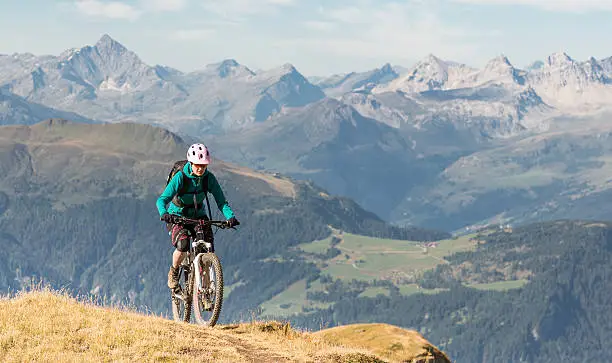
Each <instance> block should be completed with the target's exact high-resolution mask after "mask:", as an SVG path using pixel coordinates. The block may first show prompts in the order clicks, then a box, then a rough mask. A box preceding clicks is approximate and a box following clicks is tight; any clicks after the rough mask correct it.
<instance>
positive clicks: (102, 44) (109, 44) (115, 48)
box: [95, 34, 127, 54]
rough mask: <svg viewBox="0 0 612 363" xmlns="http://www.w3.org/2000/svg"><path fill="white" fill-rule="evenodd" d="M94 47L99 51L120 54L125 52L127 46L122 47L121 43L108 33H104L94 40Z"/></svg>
mask: <svg viewBox="0 0 612 363" xmlns="http://www.w3.org/2000/svg"><path fill="white" fill-rule="evenodd" d="M95 48H96V49H98V51H99V52H101V53H102V52H104V53H106V54H111V53H115V54H121V53H125V52H127V48H126V47H124V46H123V44H121V43H119V42H118V41H116V40H115V39H113V38H111V37H110V35H108V34H104V35H103V36H102V37H101V38H100V40H98V41H97V42H96V44H95Z"/></svg>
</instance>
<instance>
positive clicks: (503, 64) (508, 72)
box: [479, 54, 525, 85]
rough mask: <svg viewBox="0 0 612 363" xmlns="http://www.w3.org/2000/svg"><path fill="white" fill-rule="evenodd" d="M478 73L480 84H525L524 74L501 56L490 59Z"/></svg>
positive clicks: (506, 58)
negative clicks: (492, 82) (491, 82)
mask: <svg viewBox="0 0 612 363" xmlns="http://www.w3.org/2000/svg"><path fill="white" fill-rule="evenodd" d="M480 73H481V74H480V77H479V81H480V82H489V81H498V82H509V83H516V84H520V85H523V84H525V78H524V73H525V72H524V71H520V70H518V69H516V68H515V67H514V66H513V65H512V63H510V60H509V59H508V57H506V56H505V55H503V54H502V55H500V56H498V57H495V58H493V59H491V60H490V61H489V62H488V63H487V65H486V66H485V68H484V69H483V70H482V71H481V72H480Z"/></svg>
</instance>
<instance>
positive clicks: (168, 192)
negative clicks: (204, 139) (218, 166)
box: [155, 163, 234, 219]
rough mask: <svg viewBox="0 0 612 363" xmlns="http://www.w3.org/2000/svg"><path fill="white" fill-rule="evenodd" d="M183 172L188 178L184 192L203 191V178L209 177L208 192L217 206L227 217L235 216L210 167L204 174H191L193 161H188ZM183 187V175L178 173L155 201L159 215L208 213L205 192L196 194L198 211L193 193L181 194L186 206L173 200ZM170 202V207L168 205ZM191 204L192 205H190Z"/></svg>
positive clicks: (187, 215)
mask: <svg viewBox="0 0 612 363" xmlns="http://www.w3.org/2000/svg"><path fill="white" fill-rule="evenodd" d="M183 173H184V174H185V176H186V178H184V179H185V182H186V183H187V186H186V187H185V188H184V189H183V191H184V192H195V191H201V190H202V186H201V184H200V183H202V180H203V179H206V178H208V188H207V190H208V192H209V193H211V194H212V195H213V197H215V202H216V203H217V207H218V208H219V210H220V211H221V212H222V213H223V215H224V216H225V218H226V219H230V218H232V217H233V216H234V212H233V211H232V208H230V206H229V204H228V203H227V200H226V199H225V195H224V194H223V191H222V190H221V186H220V185H219V182H217V178H216V177H215V175H214V174H213V173H211V172H210V171H209V170H208V168H207V169H206V171H205V172H204V174H203V175H202V176H200V177H198V176H195V175H192V174H191V163H186V164H185V166H184V167H183ZM181 188H183V176H182V175H181V173H180V172H179V173H176V174H175V175H174V177H172V179H171V180H170V182H169V183H168V185H167V186H166V189H164V191H163V192H162V193H161V195H160V196H159V198H157V202H156V203H155V204H156V206H157V210H158V211H159V216H160V217H161V216H162V215H164V214H165V213H169V214H175V215H179V216H183V217H188V218H195V217H203V216H205V215H206V206H205V205H206V201H205V195H204V193H201V192H200V193H198V194H196V201H197V203H198V210H197V211H196V210H195V208H193V207H192V206H193V194H185V195H183V196H179V198H180V199H181V201H182V202H183V204H184V205H185V207H184V208H182V207H179V206H177V205H176V204H174V203H173V202H172V198H173V197H174V196H175V195H176V194H177V193H178V191H179V190H181ZM168 204H170V205H169V206H168V207H166V206H167V205H168ZM190 206H191V207H190Z"/></svg>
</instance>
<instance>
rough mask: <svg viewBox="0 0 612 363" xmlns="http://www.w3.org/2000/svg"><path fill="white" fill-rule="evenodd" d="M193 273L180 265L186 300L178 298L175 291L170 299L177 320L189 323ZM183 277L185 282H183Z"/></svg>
mask: <svg viewBox="0 0 612 363" xmlns="http://www.w3.org/2000/svg"><path fill="white" fill-rule="evenodd" d="M192 277H193V274H192V273H188V272H187V271H186V269H185V267H184V266H182V265H181V266H180V267H179V284H180V285H181V289H182V291H184V292H185V293H186V295H187V296H185V301H183V300H181V299H179V298H177V297H176V296H175V295H174V293H173V292H171V293H170V299H171V301H172V316H173V317H174V320H175V321H179V322H185V323H189V322H190V321H191V310H192V309H191V308H192V306H191V304H192V299H191V296H190V295H191V294H190V293H191V289H192V286H193V278H192ZM181 278H183V279H182V280H183V282H182V283H181Z"/></svg>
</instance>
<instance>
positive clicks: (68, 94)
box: [0, 35, 612, 230]
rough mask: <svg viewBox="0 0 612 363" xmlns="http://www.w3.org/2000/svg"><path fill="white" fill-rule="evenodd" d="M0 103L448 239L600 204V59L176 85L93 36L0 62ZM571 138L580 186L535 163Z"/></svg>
mask: <svg viewBox="0 0 612 363" xmlns="http://www.w3.org/2000/svg"><path fill="white" fill-rule="evenodd" d="M0 89H2V96H1V97H2V99H1V103H0V105H2V108H0V122H1V123H3V124H33V123H35V122H37V121H40V120H41V119H44V118H45V116H46V117H62V118H68V119H72V120H77V121H82V122H110V123H116V122H126V121H129V122H137V123H146V124H151V125H156V126H162V127H164V128H166V129H168V130H170V131H173V132H176V133H178V134H180V135H181V136H183V137H185V138H186V139H193V140H201V141H204V142H205V143H207V144H209V145H211V147H212V148H213V152H214V153H216V155H218V156H219V157H221V158H223V159H226V160H228V161H233V162H236V163H239V164H242V165H246V166H249V167H253V168H256V169H266V170H269V171H274V172H281V173H283V174H287V175H289V176H292V177H295V178H300V179H308V180H312V181H314V182H315V183H317V184H319V185H320V186H322V187H324V188H325V189H327V190H328V191H329V192H330V193H332V194H338V195H344V196H348V197H350V198H353V199H355V200H356V201H357V202H358V203H360V204H361V205H362V206H363V207H364V208H366V209H368V210H371V211H373V212H375V213H376V214H378V215H379V216H381V217H382V218H384V219H385V220H388V221H391V222H394V223H400V224H404V223H409V224H421V225H425V226H428V227H435V228H440V229H445V230H455V229H458V228H464V227H469V226H471V225H477V224H480V223H490V222H491V221H492V220H504V221H510V222H513V221H514V222H521V221H525V220H528V219H531V218H534V217H535V218H538V219H540V218H543V219H546V218H547V213H546V210H550V208H552V207H551V206H554V205H556V206H559V205H561V207H560V208H557V209H555V210H556V211H557V212H558V215H559V216H564V215H566V214H568V213H570V214H571V213H580V211H581V210H582V207H578V206H577V205H581V203H582V202H583V201H584V202H585V203H587V204H589V205H590V203H592V202H590V201H589V202H587V201H586V200H584V199H583V197H586V196H589V197H593V196H595V195H597V193H600V192H603V191H605V190H607V188H608V186H607V182H605V181H604V180H603V179H602V178H599V177H597V178H596V177H595V175H599V174H603V173H604V172H601V171H598V170H599V169H601V168H602V167H604V166H605V165H606V162H605V159H606V155H607V154H606V152H607V151H606V150H605V149H606V147H605V146H604V145H603V142H604V139H602V138H605V137H606V136H605V135H607V134H606V133H607V132H608V129H609V128H608V127H607V124H608V123H607V122H606V119H607V117H608V114H609V109H610V105H611V104H612V93H611V92H612V57H609V58H605V59H594V58H590V59H587V60H586V61H578V60H575V59H573V58H571V57H570V56H569V55H567V54H565V53H556V54H551V55H550V56H548V57H546V59H544V60H541V61H537V62H534V64H533V65H532V66H529V67H527V68H525V69H520V68H517V67H515V66H514V65H513V64H512V63H511V62H510V60H509V59H508V58H507V57H505V56H503V55H500V56H497V57H495V58H493V59H491V60H490V61H489V62H488V63H487V64H486V65H485V66H484V67H483V68H481V69H478V68H475V67H472V66H468V65H465V64H460V63H456V62H452V61H447V60H442V59H440V58H438V57H436V56H434V55H429V56H427V57H425V58H424V59H423V60H421V61H419V62H417V63H416V64H415V65H413V66H410V67H401V66H392V65H390V64H384V65H382V66H381V67H380V68H377V69H374V70H369V71H365V72H349V73H346V74H341V75H332V76H324V77H320V76H319V77H305V76H303V75H302V74H301V73H300V72H299V71H298V70H297V69H296V68H295V67H294V66H293V65H291V64H284V65H282V66H280V67H278V68H275V69H270V70H263V71H253V70H251V69H250V68H248V67H247V66H245V65H242V64H240V63H238V62H237V61H236V60H233V59H226V60H222V61H220V62H218V63H215V64H211V65H208V66H205V67H203V68H202V69H199V70H196V71H192V72H181V71H179V70H177V69H174V68H172V67H168V66H162V65H154V66H151V65H148V64H146V63H145V62H144V61H143V60H141V59H140V58H139V57H138V55H136V54H135V53H134V52H132V51H130V50H128V49H127V48H125V47H124V46H123V45H122V44H121V43H119V42H118V41H116V40H114V39H113V38H111V37H110V36H109V35H103V36H102V37H101V38H100V39H99V40H98V41H97V42H96V43H95V44H94V45H90V46H84V47H81V48H75V49H69V50H66V51H64V52H63V53H61V54H59V55H42V56H36V55H33V54H29V53H25V54H12V55H0ZM67 112H69V114H66V113H67ZM580 135H584V137H590V138H593V139H594V140H598V141H597V142H599V143H600V145H601V148H600V150H599V151H598V152H599V153H600V154H598V155H594V154H593V153H588V152H585V153H579V154H577V155H573V156H571V158H572V160H574V159H575V160H574V162H575V163H577V164H580V165H581V166H580V168H581V169H580V170H582V172H581V173H580V175H578V174H576V172H567V170H566V169H568V168H567V165H565V164H563V163H564V162H565V161H564V160H565V159H567V158H568V155H552V157H551V156H549V157H547V158H540V157H539V156H540V155H543V154H544V153H545V152H546V151H545V150H547V148H549V144H550V143H556V144H563V145H565V146H564V148H563V150H575V149H577V148H578V149H581V148H584V147H586V144H585V143H584V142H583V140H582V139H581V137H583V136H580ZM525 144H529V145H533V146H532V149H533V150H532V151H530V153H531V154H529V153H527V154H525V153H526V152H527V151H526V150H529V148H525V147H522V146H520V145H525ZM588 148H592V147H591V146H589V147H588ZM287 150H288V151H287ZM533 153H535V154H533ZM530 155H531V156H530ZM534 155H535V156H534ZM517 160H518V161H517ZM564 165H565V167H566V168H565V169H564ZM467 166H469V167H467ZM569 169H570V170H573V169H571V168H569ZM585 170H589V172H584V171H585ZM518 171H520V172H518ZM508 173H510V175H508ZM517 173H518V174H517ZM490 174H492V177H491V178H488V179H487V180H486V181H485V182H484V186H482V187H476V186H479V185H481V184H483V183H482V182H480V180H481V178H482V175H490ZM542 175H545V176H542ZM519 179H520V180H519ZM570 191H571V192H570ZM563 195H572V198H574V199H571V200H566V199H563V200H559V198H560V196H563ZM562 198H563V197H562ZM518 200H521V201H522V203H514V201H518ZM523 202H524V203H523ZM518 204H520V206H519V205H518ZM526 205H528V207H527V206H526ZM602 213H603V212H602ZM594 215H595V217H597V216H601V215H600V214H598V213H594Z"/></svg>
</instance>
